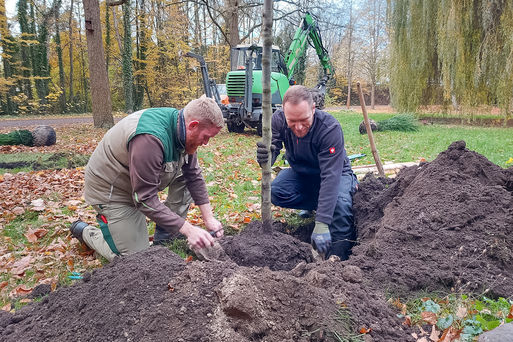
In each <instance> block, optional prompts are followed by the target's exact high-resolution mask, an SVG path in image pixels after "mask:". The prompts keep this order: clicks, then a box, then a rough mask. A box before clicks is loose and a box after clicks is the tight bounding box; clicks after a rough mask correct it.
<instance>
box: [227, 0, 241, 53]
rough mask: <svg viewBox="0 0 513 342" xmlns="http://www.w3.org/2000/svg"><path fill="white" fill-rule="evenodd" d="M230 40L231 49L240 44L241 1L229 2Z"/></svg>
mask: <svg viewBox="0 0 513 342" xmlns="http://www.w3.org/2000/svg"><path fill="white" fill-rule="evenodd" d="M227 19H228V21H227V22H228V25H229V26H228V39H229V42H228V44H230V47H235V46H237V44H239V43H240V38H239V0H228V14H227Z"/></svg>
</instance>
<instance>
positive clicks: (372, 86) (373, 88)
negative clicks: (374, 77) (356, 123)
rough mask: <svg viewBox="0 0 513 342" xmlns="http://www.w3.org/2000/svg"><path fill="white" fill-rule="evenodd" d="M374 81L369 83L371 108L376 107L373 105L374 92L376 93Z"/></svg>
mask: <svg viewBox="0 0 513 342" xmlns="http://www.w3.org/2000/svg"><path fill="white" fill-rule="evenodd" d="M374 83H375V82H374V81H373V82H372V85H371V108H372V109H375V108H376V105H375V93H376V86H375V85H374Z"/></svg>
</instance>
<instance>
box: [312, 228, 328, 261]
mask: <svg viewBox="0 0 513 342" xmlns="http://www.w3.org/2000/svg"><path fill="white" fill-rule="evenodd" d="M312 246H313V248H314V249H316V250H317V252H319V253H321V254H326V253H327V252H328V250H329V249H330V246H331V234H330V230H329V228H328V225H327V224H326V223H322V222H319V221H315V227H314V230H313V232H312Z"/></svg>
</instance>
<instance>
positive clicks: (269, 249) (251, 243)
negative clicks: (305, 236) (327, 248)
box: [221, 221, 313, 271]
mask: <svg viewBox="0 0 513 342" xmlns="http://www.w3.org/2000/svg"><path fill="white" fill-rule="evenodd" d="M221 245H222V246H223V249H224V251H225V252H226V254H227V255H228V256H229V257H230V258H231V259H232V260H233V261H234V262H235V263H237V264H238V265H240V266H259V267H266V266H267V267H269V268H270V269H271V270H274V271H289V270H291V269H293V268H294V267H295V266H296V265H297V264H299V263H300V262H301V261H305V262H312V261H313V256H312V248H311V246H310V245H308V244H305V243H302V242H300V241H299V240H298V239H296V238H294V237H292V236H290V235H287V234H283V233H280V232H278V229H277V227H273V231H272V232H269V233H268V232H264V231H263V229H262V225H261V223H260V222H258V221H254V222H251V223H250V224H249V225H248V226H247V227H246V228H245V229H244V231H243V232H242V233H241V234H239V235H237V236H230V237H227V238H226V239H225V240H222V241H221Z"/></svg>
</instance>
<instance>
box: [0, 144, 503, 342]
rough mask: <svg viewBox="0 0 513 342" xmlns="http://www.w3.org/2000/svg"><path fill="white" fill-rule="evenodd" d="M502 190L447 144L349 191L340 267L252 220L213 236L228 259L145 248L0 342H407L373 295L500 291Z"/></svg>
mask: <svg viewBox="0 0 513 342" xmlns="http://www.w3.org/2000/svg"><path fill="white" fill-rule="evenodd" d="M512 192H513V169H511V168H510V169H508V170H503V169H501V168H500V167H497V166H495V165H493V164H491V163H490V162H489V161H488V160H486V158H484V157H482V156H480V155H478V154H477V153H474V152H471V151H468V150H467V149H465V144H464V143H463V142H457V143H454V144H452V145H451V146H450V147H449V149H448V150H447V151H445V152H443V153H441V154H440V155H439V156H438V158H437V159H436V160H434V161H433V162H430V163H424V164H422V165H420V166H419V167H412V168H408V169H405V170H404V171H402V172H401V173H400V174H399V175H398V177H397V178H396V179H394V180H388V179H376V178H373V177H367V178H366V179H365V181H363V182H362V183H361V185H360V191H359V192H358V193H357V195H356V197H355V215H356V218H357V226H358V229H359V245H358V246H356V247H355V248H354V255H353V256H352V257H351V258H350V259H349V260H348V261H346V262H338V261H334V260H328V261H322V262H315V261H314V260H313V256H312V254H311V251H310V247H309V245H308V244H304V243H302V242H300V241H299V240H298V239H296V238H293V237H291V236H289V235H286V234H282V233H280V232H279V231H284V230H287V229H286V228H284V227H283V226H280V225H279V224H277V225H275V226H274V229H273V230H274V231H273V232H272V233H264V232H262V228H261V227H260V224H259V223H258V222H253V223H252V224H251V225H249V226H248V228H247V229H246V230H245V231H244V232H243V233H241V234H240V235H238V236H235V237H227V238H224V239H223V240H221V244H222V246H223V248H224V250H225V252H226V254H227V255H228V256H229V257H230V258H229V259H227V260H224V261H209V262H204V261H193V262H190V263H187V264H186V263H185V262H184V261H183V260H182V259H180V258H179V257H178V256H176V255H175V254H173V253H172V252H170V251H168V250H166V249H164V248H162V247H152V248H150V249H148V250H146V251H143V252H140V253H137V254H134V255H131V256H128V257H125V258H123V259H116V260H115V261H114V262H112V263H111V264H109V265H107V266H106V267H104V268H102V269H99V270H96V271H95V272H93V273H92V274H87V275H86V276H85V278H84V280H83V281H81V282H79V283H78V284H76V285H74V286H71V287H68V288H61V289H59V290H57V291H55V292H53V293H51V294H50V295H48V296H47V297H44V299H43V300H42V301H41V302H39V303H34V304H32V305H29V306H27V307H24V308H22V309H21V310H19V311H18V312H16V313H15V314H9V313H2V312H0V340H1V341H69V340H76V341H168V340H172V341H182V342H183V341H205V342H206V341H212V342H214V341H273V342H274V341H335V340H337V337H336V336H337V335H338V336H340V337H341V338H343V339H344V340H351V338H354V337H356V336H357V335H358V332H359V331H360V329H361V328H365V329H371V332H370V334H368V335H367V336H366V340H365V341H412V340H414V339H413V338H412V337H411V335H410V332H409V331H408V330H407V328H406V327H405V326H403V325H402V324H401V320H399V319H398V318H397V316H396V312H395V311H394V310H393V309H392V308H391V307H390V306H389V305H388V304H387V303H386V298H385V289H386V291H387V293H392V294H395V295H397V294H405V295H414V292H415V291H417V290H424V289H428V290H450V289H451V288H454V290H458V291H464V292H472V291H482V290H484V289H485V288H489V289H490V291H491V292H492V293H493V294H496V295H502V296H509V295H511V293H513V280H512V279H511V278H508V276H509V275H510V274H511V273H512V272H513V269H512V267H513V266H512V265H513V262H512V261H513V254H512V250H511V249H512V248H513V235H512V233H513V231H512V230H513V194H512ZM303 228H304V229H301V230H299V231H297V232H295V233H297V234H296V236H298V237H302V238H303V239H304V240H307V237H308V235H309V234H308V233H305V231H306V232H308V231H309V230H311V228H312V227H311V225H309V226H307V227H303ZM338 340H340V339H338ZM356 340H363V339H362V338H361V337H360V339H356Z"/></svg>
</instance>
